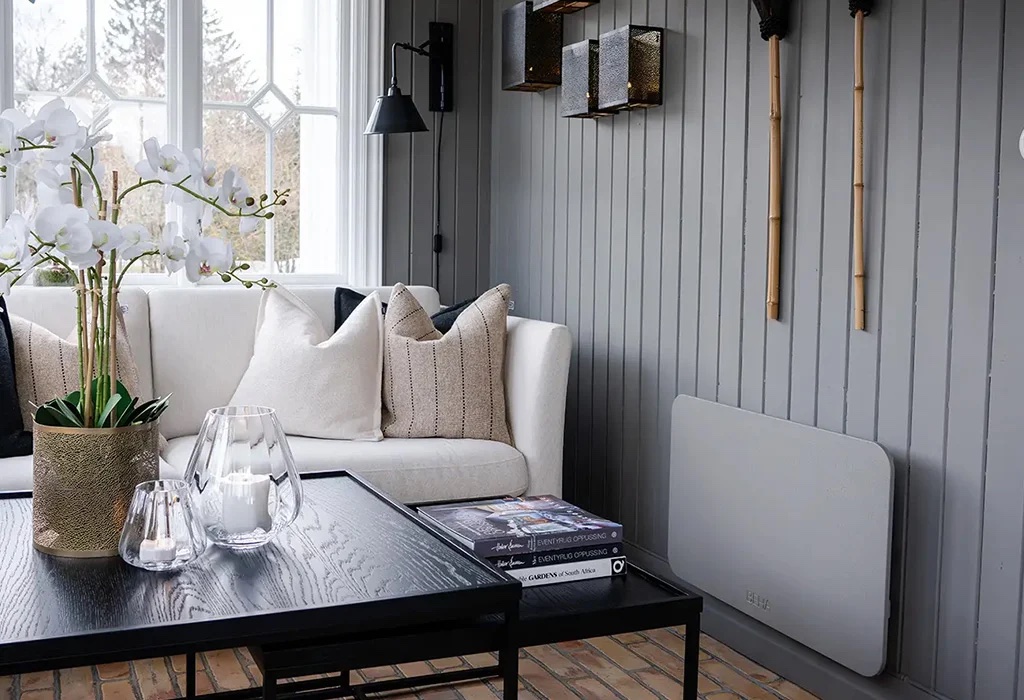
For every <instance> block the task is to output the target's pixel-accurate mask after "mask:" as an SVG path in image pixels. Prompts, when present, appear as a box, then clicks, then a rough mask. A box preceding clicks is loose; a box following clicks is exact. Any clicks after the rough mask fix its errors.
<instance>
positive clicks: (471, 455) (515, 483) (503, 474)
mask: <svg viewBox="0 0 1024 700" xmlns="http://www.w3.org/2000/svg"><path fill="white" fill-rule="evenodd" d="M195 441H196V436H195V435H190V436H186V437H179V438H175V439H173V440H170V441H169V443H168V448H167V450H166V451H165V452H164V454H163V458H164V459H165V460H166V461H167V462H168V463H169V464H170V465H171V474H172V476H169V477H168V478H181V477H182V476H184V473H185V468H186V467H187V466H188V460H189V457H191V456H192V447H193V446H194V445H195ZM288 444H289V446H290V447H291V450H292V454H293V455H294V456H295V463H296V465H297V466H298V468H299V471H300V472H302V473H309V472H321V471H333V470H338V469H346V470H349V471H352V472H355V473H356V474H359V475H360V476H363V477H365V478H366V479H367V481H369V482H370V483H372V484H373V485H374V486H377V487H378V488H380V489H382V490H384V491H385V492H387V493H389V494H391V496H393V497H394V498H397V499H398V500H400V501H402V502H404V503H430V502H435V501H455V500H466V499H471V498H487V497H493V496H518V495H520V494H522V493H523V492H525V491H526V487H527V485H528V477H527V471H526V459H525V458H524V457H523V455H522V454H521V453H520V452H519V451H518V450H516V449H515V448H513V447H510V446H508V445H505V444H503V443H500V442H493V441H490V440H445V439H427V438H420V439H401V438H385V439H384V440H382V441H381V442H350V441H347V440H317V439H315V438H304V437H289V438H288ZM164 476H167V475H166V474H165V475H164Z"/></svg>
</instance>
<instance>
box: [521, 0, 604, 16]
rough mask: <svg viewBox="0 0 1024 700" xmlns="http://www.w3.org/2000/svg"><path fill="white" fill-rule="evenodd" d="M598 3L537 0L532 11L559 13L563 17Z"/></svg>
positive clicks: (593, 0) (594, 1) (572, 0)
mask: <svg viewBox="0 0 1024 700" xmlns="http://www.w3.org/2000/svg"><path fill="white" fill-rule="evenodd" d="M598 2H600V0H538V2H537V3H536V4H535V5H534V8H533V10H534V12H560V13H561V14H563V15H568V14H570V13H572V12H579V11H580V10H585V9H587V8H588V7H590V6H591V5H596V4H597V3H598Z"/></svg>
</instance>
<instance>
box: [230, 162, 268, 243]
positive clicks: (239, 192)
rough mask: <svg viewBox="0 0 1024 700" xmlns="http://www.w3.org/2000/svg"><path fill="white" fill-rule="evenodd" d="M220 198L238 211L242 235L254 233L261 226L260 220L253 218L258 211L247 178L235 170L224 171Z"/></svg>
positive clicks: (239, 228)
mask: <svg viewBox="0 0 1024 700" xmlns="http://www.w3.org/2000/svg"><path fill="white" fill-rule="evenodd" d="M220 198H221V200H222V201H225V202H227V203H228V204H229V205H230V206H231V207H233V208H235V209H237V210H238V213H239V214H240V215H241V217H240V218H239V220H238V230H239V232H240V233H243V234H246V233H252V232H253V231H255V230H256V228H257V226H259V219H258V218H256V217H254V216H252V215H253V214H254V213H255V212H256V209H257V206H256V199H255V197H253V196H252V192H250V191H249V185H247V184H246V182H245V178H243V177H242V176H241V175H239V174H238V171H237V170H236V169H235V168H228V169H227V170H226V171H224V179H223V181H222V182H221V191H220Z"/></svg>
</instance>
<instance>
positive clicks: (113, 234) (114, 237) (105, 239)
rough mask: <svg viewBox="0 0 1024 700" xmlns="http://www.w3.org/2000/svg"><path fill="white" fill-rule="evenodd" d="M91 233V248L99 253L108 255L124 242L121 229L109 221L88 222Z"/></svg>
mask: <svg viewBox="0 0 1024 700" xmlns="http://www.w3.org/2000/svg"><path fill="white" fill-rule="evenodd" d="M89 230H90V231H92V247H93V248H95V249H96V250H97V251H99V252H101V253H109V252H110V251H112V250H114V249H116V248H118V247H119V246H120V245H121V242H122V241H123V240H124V236H123V235H122V234H121V229H120V228H119V227H118V225H117V224H115V223H112V222H110V221H95V220H93V221H90V222H89Z"/></svg>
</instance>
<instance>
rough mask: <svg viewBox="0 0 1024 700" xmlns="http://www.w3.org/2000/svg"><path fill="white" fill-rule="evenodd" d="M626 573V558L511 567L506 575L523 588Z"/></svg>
mask: <svg viewBox="0 0 1024 700" xmlns="http://www.w3.org/2000/svg"><path fill="white" fill-rule="evenodd" d="M625 573H626V558H625V557H617V558H615V559H597V560H595V561H584V562H578V563H574V564H552V565H551V566H538V567H534V568H532V569H513V570H512V571H509V572H508V575H509V576H511V577H512V578H514V579H518V580H519V581H520V582H521V583H522V584H523V587H524V588H528V587H530V586H544V585H547V584H549V583H568V582H570V581H586V580H588V579H593V578H608V577H610V576H621V575H623V574H625Z"/></svg>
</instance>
